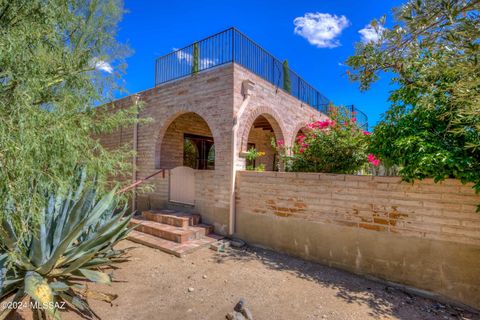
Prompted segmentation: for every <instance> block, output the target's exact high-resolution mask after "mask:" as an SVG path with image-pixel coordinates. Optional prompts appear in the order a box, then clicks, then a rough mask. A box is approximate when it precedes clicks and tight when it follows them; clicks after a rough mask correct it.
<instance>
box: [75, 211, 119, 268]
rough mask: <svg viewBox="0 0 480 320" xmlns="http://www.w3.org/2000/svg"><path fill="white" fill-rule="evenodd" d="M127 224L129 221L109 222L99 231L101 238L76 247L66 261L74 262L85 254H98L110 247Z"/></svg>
mask: <svg viewBox="0 0 480 320" xmlns="http://www.w3.org/2000/svg"><path fill="white" fill-rule="evenodd" d="M120 218H121V217H120ZM127 223H128V220H125V221H120V223H118V222H117V221H116V220H113V221H111V222H109V223H108V224H107V225H105V226H103V227H102V228H100V229H99V230H98V234H99V235H101V236H97V237H93V238H92V239H90V240H88V241H85V242H84V243H82V244H81V245H80V246H78V247H74V248H73V249H72V250H71V251H70V252H69V253H67V255H68V259H67V260H66V261H67V262H69V261H73V260H75V259H78V258H79V257H81V256H82V255H83V254H85V253H89V252H98V251H100V250H101V249H102V248H104V247H110V246H111V245H110V242H112V241H115V239H116V236H118V234H119V233H120V231H121V230H122V229H124V228H125V227H126V225H127ZM112 228H113V229H112Z"/></svg>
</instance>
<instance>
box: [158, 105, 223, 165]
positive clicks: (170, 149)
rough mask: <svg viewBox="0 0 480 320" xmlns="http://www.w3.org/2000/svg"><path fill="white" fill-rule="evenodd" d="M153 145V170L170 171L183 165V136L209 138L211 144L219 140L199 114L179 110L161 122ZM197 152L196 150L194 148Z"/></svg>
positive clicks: (203, 117) (205, 119) (213, 129)
mask: <svg viewBox="0 0 480 320" xmlns="http://www.w3.org/2000/svg"><path fill="white" fill-rule="evenodd" d="M156 132H158V135H157V139H156V144H155V168H157V169H161V168H164V169H170V168H174V167H176V166H179V165H183V162H182V159H183V148H184V137H185V135H191V136H193V137H194V138H195V137H198V138H202V137H204V138H211V140H212V143H218V141H219V138H218V134H217V133H216V130H215V128H213V127H212V126H210V125H209V123H208V121H207V118H206V117H205V116H202V115H201V114H200V113H199V112H198V113H197V112H194V111H190V110H181V111H177V112H175V113H173V114H172V115H170V116H169V117H168V118H167V120H166V121H163V125H161V126H160V127H159V128H158V129H157V131H156ZM195 149H197V151H198V148H195Z"/></svg>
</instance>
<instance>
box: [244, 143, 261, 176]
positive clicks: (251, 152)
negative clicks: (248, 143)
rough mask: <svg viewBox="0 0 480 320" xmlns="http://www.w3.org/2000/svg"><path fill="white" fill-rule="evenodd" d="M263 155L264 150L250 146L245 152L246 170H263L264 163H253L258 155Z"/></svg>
mask: <svg viewBox="0 0 480 320" xmlns="http://www.w3.org/2000/svg"><path fill="white" fill-rule="evenodd" d="M264 155H265V152H263V151H258V150H257V149H255V148H253V147H252V148H250V149H248V151H247V154H246V156H245V158H246V159H247V167H246V169H247V170H255V171H265V165H264V164H259V165H256V164H255V160H256V159H257V158H259V157H263V156H264Z"/></svg>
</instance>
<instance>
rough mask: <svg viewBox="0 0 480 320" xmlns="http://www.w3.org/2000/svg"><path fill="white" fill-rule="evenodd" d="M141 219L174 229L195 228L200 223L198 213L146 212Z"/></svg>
mask: <svg viewBox="0 0 480 320" xmlns="http://www.w3.org/2000/svg"><path fill="white" fill-rule="evenodd" d="M142 217H144V218H145V219H146V220H150V221H155V222H160V223H163V224H168V225H171V226H175V227H181V228H185V227H188V226H195V225H197V224H199V223H200V215H199V214H198V213H193V214H191V213H185V212H177V211H174V210H148V211H143V212H142Z"/></svg>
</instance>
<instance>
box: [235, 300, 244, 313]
mask: <svg viewBox="0 0 480 320" xmlns="http://www.w3.org/2000/svg"><path fill="white" fill-rule="evenodd" d="M244 305H245V300H244V299H243V298H240V300H239V301H238V302H237V304H236V305H235V307H234V308H233V310H235V311H237V312H242V310H243V306H244Z"/></svg>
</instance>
